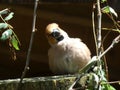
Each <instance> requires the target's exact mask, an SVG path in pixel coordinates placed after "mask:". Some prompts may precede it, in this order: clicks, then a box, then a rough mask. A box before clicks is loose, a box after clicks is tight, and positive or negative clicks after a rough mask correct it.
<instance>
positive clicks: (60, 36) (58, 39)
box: [50, 29, 64, 42]
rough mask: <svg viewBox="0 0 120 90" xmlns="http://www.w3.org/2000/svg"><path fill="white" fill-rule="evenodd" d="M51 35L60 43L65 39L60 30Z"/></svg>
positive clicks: (55, 30)
mask: <svg viewBox="0 0 120 90" xmlns="http://www.w3.org/2000/svg"><path fill="white" fill-rule="evenodd" d="M50 35H51V36H52V37H53V38H55V39H56V40H57V41H58V42H59V41H61V40H63V39H64V37H63V35H61V33H60V31H59V30H58V29H54V30H53V32H52V33H51V34H50Z"/></svg>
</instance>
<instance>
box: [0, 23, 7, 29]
mask: <svg viewBox="0 0 120 90" xmlns="http://www.w3.org/2000/svg"><path fill="white" fill-rule="evenodd" d="M7 27H8V24H7V23H0V29H6V28H7Z"/></svg>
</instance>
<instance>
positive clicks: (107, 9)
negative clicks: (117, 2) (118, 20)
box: [102, 6, 118, 17]
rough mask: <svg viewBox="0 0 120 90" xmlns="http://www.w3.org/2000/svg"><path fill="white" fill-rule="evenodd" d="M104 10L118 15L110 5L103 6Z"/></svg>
mask: <svg viewBox="0 0 120 90" xmlns="http://www.w3.org/2000/svg"><path fill="white" fill-rule="evenodd" d="M102 12H103V13H112V14H113V15H114V16H116V17H118V15H117V13H116V12H115V10H114V9H113V8H112V7H110V6H105V7H103V8H102Z"/></svg>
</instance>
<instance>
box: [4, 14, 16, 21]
mask: <svg viewBox="0 0 120 90" xmlns="http://www.w3.org/2000/svg"><path fill="white" fill-rule="evenodd" d="M13 15H14V13H13V12H11V13H9V15H8V16H7V17H5V20H6V21H8V20H10V19H12V18H13Z"/></svg>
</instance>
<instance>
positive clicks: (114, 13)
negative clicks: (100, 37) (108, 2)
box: [110, 7, 118, 17]
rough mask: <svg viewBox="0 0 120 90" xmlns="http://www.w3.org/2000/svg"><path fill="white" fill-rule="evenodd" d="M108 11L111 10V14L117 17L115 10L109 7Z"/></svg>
mask: <svg viewBox="0 0 120 90" xmlns="http://www.w3.org/2000/svg"><path fill="white" fill-rule="evenodd" d="M110 12H111V13H112V14H113V15H115V16H116V17H118V15H117V13H116V12H115V10H114V9H113V8H112V7H110Z"/></svg>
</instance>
